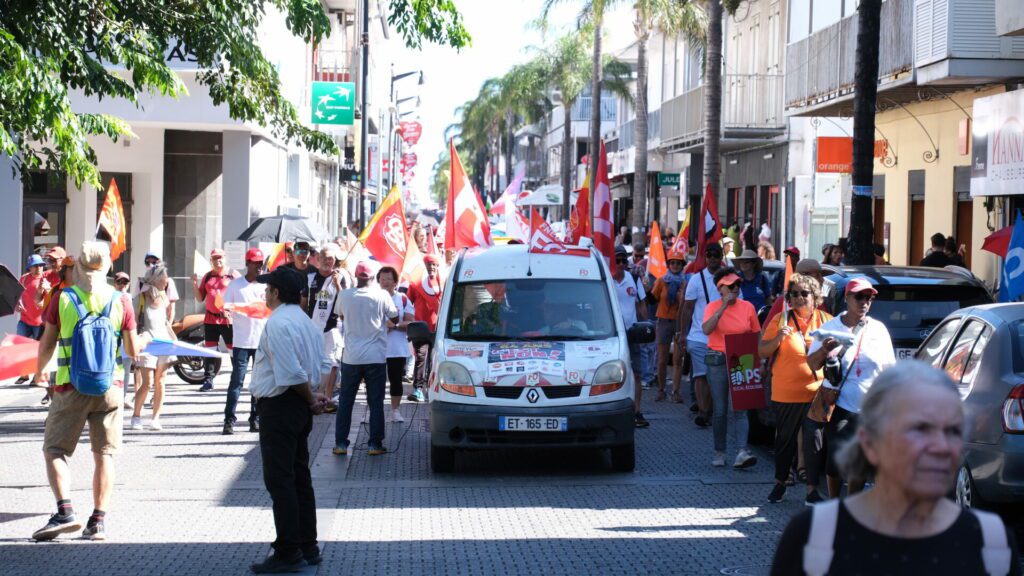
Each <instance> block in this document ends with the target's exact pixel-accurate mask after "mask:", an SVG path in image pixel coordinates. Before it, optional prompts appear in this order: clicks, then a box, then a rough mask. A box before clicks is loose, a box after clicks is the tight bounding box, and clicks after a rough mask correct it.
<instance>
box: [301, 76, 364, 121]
mask: <svg viewBox="0 0 1024 576" xmlns="http://www.w3.org/2000/svg"><path fill="white" fill-rule="evenodd" d="M312 93H313V101H312V103H311V105H312V109H313V117H312V122H313V124H336V125H339V126H351V125H352V124H353V123H354V122H355V111H356V106H355V101H356V85H355V84H353V83H352V82H313V91H312Z"/></svg>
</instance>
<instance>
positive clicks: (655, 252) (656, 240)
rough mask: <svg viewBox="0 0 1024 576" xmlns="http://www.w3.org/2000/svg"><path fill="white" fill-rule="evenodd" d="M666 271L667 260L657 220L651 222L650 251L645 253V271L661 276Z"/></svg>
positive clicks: (657, 276) (656, 276)
mask: <svg viewBox="0 0 1024 576" xmlns="http://www.w3.org/2000/svg"><path fill="white" fill-rule="evenodd" d="M667 272H668V261H667V260H666V259H665V245H664V244H662V243H661V229H660V228H658V221H657V220H655V221H654V222H651V251H650V252H649V253H648V255H647V273H648V274H650V275H651V276H654V277H655V278H661V277H662V276H664V275H665V274H666V273H667Z"/></svg>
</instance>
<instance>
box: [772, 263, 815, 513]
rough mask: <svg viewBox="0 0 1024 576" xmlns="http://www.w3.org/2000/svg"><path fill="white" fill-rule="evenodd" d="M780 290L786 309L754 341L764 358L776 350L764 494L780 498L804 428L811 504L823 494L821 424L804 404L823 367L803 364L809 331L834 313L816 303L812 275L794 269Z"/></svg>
mask: <svg viewBox="0 0 1024 576" xmlns="http://www.w3.org/2000/svg"><path fill="white" fill-rule="evenodd" d="M784 296H785V298H786V303H787V304H789V312H785V311H783V312H779V313H778V314H776V315H775V316H773V317H772V318H770V319H769V320H768V321H767V322H766V323H765V326H764V334H763V335H762V336H761V344H760V345H759V346H758V347H757V351H758V353H759V354H760V355H761V357H762V358H769V357H772V356H773V355H774V360H773V361H772V410H773V411H774V412H775V486H774V487H773V488H772V491H771V493H770V494H769V495H768V501H769V502H772V503H775V502H779V501H780V500H782V496H783V495H784V494H785V493H786V478H787V477H788V476H789V468H790V466H791V465H792V464H793V457H794V456H796V452H797V438H798V437H799V436H800V435H801V434H803V451H804V463H805V464H806V466H807V471H808V475H807V497H806V498H807V500H806V502H807V504H814V503H817V502H820V501H821V500H822V497H821V494H820V493H819V492H818V486H817V482H818V478H820V477H821V466H822V464H824V460H823V458H822V456H823V442H822V439H821V434H822V431H821V430H822V426H820V425H818V426H815V424H817V423H815V422H811V421H809V420H807V410H808V409H809V408H810V407H811V400H813V399H814V393H815V392H817V391H818V387H819V386H821V381H822V380H823V379H824V378H825V372H824V370H822V371H821V372H816V371H814V370H811V367H810V366H809V365H808V364H807V351H808V350H809V349H810V347H811V336H810V333H811V332H814V331H815V330H817V329H818V328H820V327H821V325H822V324H824V323H825V322H828V321H829V320H831V319H832V316H831V315H830V314H828V313H827V312H822V311H821V310H818V309H817V308H818V306H819V305H821V286H820V285H819V284H818V281H817V280H816V279H814V278H813V277H811V276H806V275H804V274H793V276H791V277H790V279H789V289H788V290H787V291H786V294H785V295H784ZM783 314H785V316H783ZM805 422H806V423H805ZM815 436H817V438H815Z"/></svg>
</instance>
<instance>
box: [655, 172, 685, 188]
mask: <svg viewBox="0 0 1024 576" xmlns="http://www.w3.org/2000/svg"><path fill="white" fill-rule="evenodd" d="M680 176H681V175H680V174H672V173H670V172H659V173H658V187H659V188H661V187H665V188H675V189H677V190H678V189H679V183H680Z"/></svg>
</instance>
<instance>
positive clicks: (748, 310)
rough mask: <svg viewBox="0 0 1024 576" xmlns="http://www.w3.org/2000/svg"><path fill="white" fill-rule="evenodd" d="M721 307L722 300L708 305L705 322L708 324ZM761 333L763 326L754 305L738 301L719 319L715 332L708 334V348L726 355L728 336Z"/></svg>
mask: <svg viewBox="0 0 1024 576" xmlns="http://www.w3.org/2000/svg"><path fill="white" fill-rule="evenodd" d="M721 307H722V301H721V300H715V301H714V302H711V303H710V304H708V305H707V307H705V308H704V322H707V321H708V320H709V319H710V318H711V316H712V315H714V314H715V312H718V309H719V308H721ZM760 331H761V324H759V323H758V321H757V311H756V310H754V305H753V304H751V303H750V302H747V301H746V300H737V301H736V303H735V304H733V305H732V306H729V307H728V308H727V309H726V310H725V313H724V314H722V317H721V318H719V319H718V326H717V327H715V331H714V332H712V333H711V334H708V348H710V349H712V350H717V351H718V352H721V353H723V354H724V353H725V337H726V336H727V335H729V334H746V333H747V332H760Z"/></svg>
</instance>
